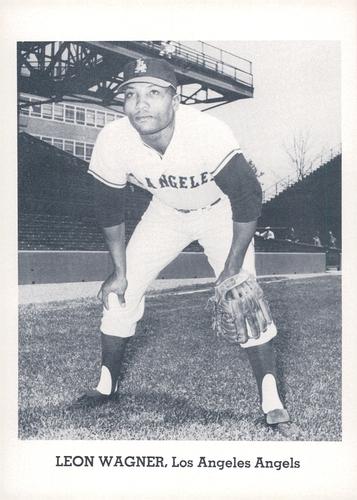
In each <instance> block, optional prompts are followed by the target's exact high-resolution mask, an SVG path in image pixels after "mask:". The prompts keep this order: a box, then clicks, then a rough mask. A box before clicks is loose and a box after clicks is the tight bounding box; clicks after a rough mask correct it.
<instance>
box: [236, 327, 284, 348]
mask: <svg viewBox="0 0 357 500" xmlns="http://www.w3.org/2000/svg"><path fill="white" fill-rule="evenodd" d="M277 333H278V332H277V329H276V325H275V323H274V322H273V323H271V324H270V325H268V328H267V329H266V331H265V332H263V333H261V334H260V337H259V338H258V339H253V338H249V339H248V341H247V342H246V343H245V344H241V347H243V348H244V349H245V348H247V347H255V346H258V345H262V344H266V343H267V342H269V341H270V340H271V339H273V338H274V337H275V336H276V335H277Z"/></svg>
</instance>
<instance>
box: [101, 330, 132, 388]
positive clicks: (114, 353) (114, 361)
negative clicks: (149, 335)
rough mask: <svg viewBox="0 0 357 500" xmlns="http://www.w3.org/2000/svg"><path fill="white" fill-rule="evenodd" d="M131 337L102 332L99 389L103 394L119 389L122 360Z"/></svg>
mask: <svg viewBox="0 0 357 500" xmlns="http://www.w3.org/2000/svg"><path fill="white" fill-rule="evenodd" d="M129 339H130V337H125V338H123V337H116V336H113V335H105V334H104V333H101V343H102V368H101V376H100V381H99V383H98V386H97V390H98V391H99V392H101V393H103V394H107V395H109V394H113V393H114V392H115V391H116V390H117V385H118V379H119V376H120V372H121V367H122V360H123V357H124V352H125V348H126V345H127V343H128V341H129Z"/></svg>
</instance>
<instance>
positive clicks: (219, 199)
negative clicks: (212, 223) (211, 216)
mask: <svg viewBox="0 0 357 500" xmlns="http://www.w3.org/2000/svg"><path fill="white" fill-rule="evenodd" d="M220 201H221V198H218V200H216V201H214V202H213V203H211V204H210V205H207V207H203V208H191V209H185V208H175V210H176V211H177V212H181V213H183V214H188V213H189V212H198V211H199V210H207V209H208V208H211V207H213V206H214V205H217V203H219V202H220Z"/></svg>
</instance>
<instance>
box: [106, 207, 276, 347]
mask: <svg viewBox="0 0 357 500" xmlns="http://www.w3.org/2000/svg"><path fill="white" fill-rule="evenodd" d="M232 235H233V224H232V213H231V205H230V202H229V200H228V198H227V197H223V198H222V199H221V201H220V202H219V203H217V204H216V205H213V206H212V207H209V208H205V209H201V210H196V211H192V212H189V213H182V212H179V211H177V210H175V209H174V208H170V207H168V206H166V205H164V204H162V203H161V202H160V201H158V200H157V199H153V200H152V201H151V203H150V205H149V207H148V209H147V210H146V212H145V213H144V215H143V217H142V219H141V221H140V222H139V223H138V225H137V227H136V228H135V231H134V233H133V235H132V237H131V239H130V241H129V243H128V246H127V249H126V260H127V280H128V288H127V290H126V293H125V301H126V306H125V307H121V306H120V305H119V302H118V297H117V295H116V294H115V293H111V294H109V297H108V299H109V310H107V309H105V308H103V317H102V323H101V331H102V332H103V333H104V334H106V335H114V336H118V337H130V336H132V335H134V334H135V328H136V324H137V322H138V321H139V320H140V319H141V318H142V316H143V314H144V308H145V291H146V289H147V287H148V285H149V284H150V283H151V282H152V281H153V280H154V279H155V278H156V277H157V276H158V274H159V273H160V272H161V271H162V269H164V268H165V267H166V266H167V265H168V264H169V263H170V262H172V261H173V260H174V259H175V258H176V257H177V256H178V255H179V253H180V252H181V251H182V250H183V249H184V248H185V247H186V246H187V245H189V244H190V243H191V242H192V241H194V240H198V241H199V243H200V244H201V245H202V247H203V249H204V252H205V254H206V256H207V258H208V261H209V263H210V265H211V266H212V268H213V270H214V273H215V275H216V276H217V277H218V276H219V274H220V273H221V272H222V270H223V268H224V264H225V261H226V258H227V255H228V253H229V250H230V247H231V242H232ZM243 268H244V269H245V270H247V271H248V272H250V273H252V274H255V261H254V246H253V242H252V243H251V244H250V245H249V247H248V250H247V253H246V256H245V259H244V263H243ZM275 335H276V327H275V325H274V324H272V325H270V326H269V328H268V330H267V331H266V332H265V333H263V334H262V335H261V337H260V338H259V339H257V340H254V339H249V340H248V342H247V343H245V344H244V345H242V347H251V346H254V345H259V344H264V343H265V342H268V341H269V340H270V339H271V338H273V337H274V336H275Z"/></svg>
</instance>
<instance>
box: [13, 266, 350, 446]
mask: <svg viewBox="0 0 357 500" xmlns="http://www.w3.org/2000/svg"><path fill="white" fill-rule="evenodd" d="M261 284H262V287H263V288H264V290H265V292H266V294H267V297H268V298H269V301H270V304H271V309H272V311H273V314H274V316H275V319H276V323H277V325H278V328H279V336H278V338H277V339H276V340H275V345H276V349H277V354H278V368H279V372H280V375H281V379H282V380H283V394H284V399H285V402H286V406H287V408H288V410H289V412H290V414H291V416H292V418H293V420H294V422H295V424H296V426H297V432H295V433H293V434H292V435H290V436H288V437H287V436H285V435H283V434H281V433H280V432H279V431H274V430H272V429H268V428H266V426H265V425H264V423H263V421H262V418H261V413H260V410H259V404H258V395H257V390H256V387H255V381H254V380H253V376H252V373H251V370H250V366H249V363H248V361H247V359H246V353H245V352H244V350H243V349H241V348H239V347H232V346H230V345H227V344H223V343H220V342H219V341H217V340H216V339H215V338H214V337H213V335H212V334H211V331H210V324H209V316H208V315H207V313H204V308H205V305H206V302H207V299H208V297H209V296H210V292H209V291H204V292H197V293H193V294H186V295H185V294H183V295H179V296H175V295H173V294H160V295H157V296H152V297H149V298H148V300H147V308H146V312H145V316H144V319H143V320H142V321H141V323H140V324H139V326H138V328H137V334H136V336H135V337H134V338H133V339H132V341H131V343H130V344H129V347H128V350H127V356H126V362H125V367H124V372H123V378H122V382H121V385H120V392H119V394H118V396H117V399H116V400H114V401H112V402H110V403H107V404H106V405H104V406H102V407H101V408H94V409H91V410H86V411H84V410H76V411H74V410H69V409H68V408H67V406H68V404H69V403H70V402H71V401H72V400H73V399H75V398H76V397H78V396H79V395H80V394H81V392H82V390H83V389H86V388H88V387H91V386H94V385H95V383H96V382H97V376H98V374H99V367H100V343H99V332H98V326H99V320H100V311H101V307H100V305H99V304H98V302H97V301H96V300H94V299H83V300H74V301H65V302H56V303H49V304H43V305H26V306H25V305H24V306H20V318H19V324H20V329H19V438H20V439H113V440H114V439H118V440H120V439H125V440H131V439H136V440H140V439H149V440H152V439H156V440H159V439H166V440H170V439H175V440H242V441H243V440H254V441H259V440H271V441H282V440H287V439H288V440H302V441H307V440H311V441H321V440H323V441H334V440H340V439H341V303H340V302H341V291H340V286H341V283H340V278H339V277H338V276H331V275H326V276H323V277H316V278H310V279H296V280H285V281H278V280H265V281H264V280H263V281H261Z"/></svg>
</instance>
